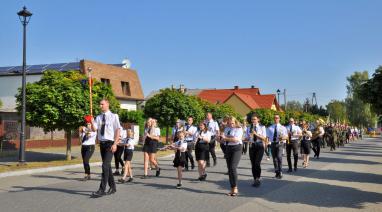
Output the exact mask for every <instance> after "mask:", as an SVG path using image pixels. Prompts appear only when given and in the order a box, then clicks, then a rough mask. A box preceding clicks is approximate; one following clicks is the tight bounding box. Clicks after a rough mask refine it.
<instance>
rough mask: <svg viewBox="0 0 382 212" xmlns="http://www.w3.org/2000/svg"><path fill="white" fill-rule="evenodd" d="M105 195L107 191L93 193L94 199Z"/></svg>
mask: <svg viewBox="0 0 382 212" xmlns="http://www.w3.org/2000/svg"><path fill="white" fill-rule="evenodd" d="M105 195H106V193H105V191H102V190H98V191H96V192H93V193H92V197H94V198H97V197H102V196H105Z"/></svg>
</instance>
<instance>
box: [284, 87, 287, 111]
mask: <svg viewBox="0 0 382 212" xmlns="http://www.w3.org/2000/svg"><path fill="white" fill-rule="evenodd" d="M284 110H285V111H287V98H286V89H285V88H284Z"/></svg>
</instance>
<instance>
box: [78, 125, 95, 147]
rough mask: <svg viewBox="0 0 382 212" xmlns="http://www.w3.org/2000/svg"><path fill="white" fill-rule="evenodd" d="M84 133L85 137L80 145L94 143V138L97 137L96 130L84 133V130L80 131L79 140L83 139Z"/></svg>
mask: <svg viewBox="0 0 382 212" xmlns="http://www.w3.org/2000/svg"><path fill="white" fill-rule="evenodd" d="M84 128H85V127H84ZM85 135H86V136H87V137H86V139H85V141H84V142H83V143H82V145H84V146H88V145H95V143H96V138H97V132H93V131H90V132H88V133H86V132H83V133H81V135H80V138H81V141H82V140H83V139H84V136H85Z"/></svg>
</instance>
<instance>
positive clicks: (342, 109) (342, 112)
mask: <svg viewBox="0 0 382 212" xmlns="http://www.w3.org/2000/svg"><path fill="white" fill-rule="evenodd" d="M326 109H327V110H328V113H329V116H330V120H331V121H333V122H340V123H344V122H346V121H347V116H346V103H345V102H343V101H339V100H332V101H330V102H329V103H328V105H326Z"/></svg>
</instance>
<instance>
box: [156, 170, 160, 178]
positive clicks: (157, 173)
mask: <svg viewBox="0 0 382 212" xmlns="http://www.w3.org/2000/svg"><path fill="white" fill-rule="evenodd" d="M159 175H160V168H158V170H157V172H156V173H155V176H156V177H159Z"/></svg>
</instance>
